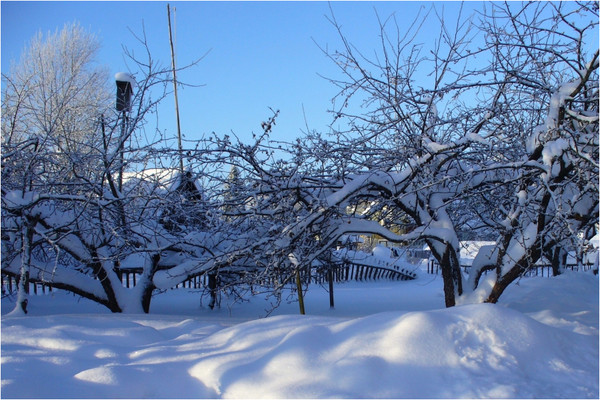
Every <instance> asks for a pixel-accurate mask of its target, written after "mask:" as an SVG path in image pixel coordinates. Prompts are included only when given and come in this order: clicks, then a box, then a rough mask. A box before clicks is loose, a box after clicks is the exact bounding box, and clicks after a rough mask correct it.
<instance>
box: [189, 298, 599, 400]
mask: <svg viewBox="0 0 600 400" xmlns="http://www.w3.org/2000/svg"><path fill="white" fill-rule="evenodd" d="M596 341H597V338H593V337H587V336H580V335H577V334H574V333H571V332H567V331H563V330H559V329H555V328H549V327H547V326H545V325H543V324H541V323H538V322H536V321H534V320H532V319H531V318H529V317H526V316H524V315H523V314H521V313H519V312H516V311H513V310H510V309H507V308H504V307H501V306H497V305H490V304H480V305H469V306H463V307H457V308H454V309H449V310H438V311H428V312H411V313H395V312H388V313H382V314H376V315H373V316H369V317H365V318H360V319H355V320H351V321H344V322H339V321H335V320H332V319H325V318H320V317H309V318H302V317H297V316H281V317H274V318H269V319H267V320H260V321H253V322H249V323H245V324H240V325H238V326H235V327H232V328H229V329H225V330H222V331H220V332H218V333H216V334H215V335H212V336H211V337H209V338H207V339H206V342H205V343H206V346H203V347H205V349H214V351H211V352H209V354H207V355H206V356H205V357H203V359H202V360H200V361H199V362H197V363H195V364H194V366H193V367H192V368H190V370H189V373H190V374H191V375H192V376H193V377H195V378H196V379H198V380H199V381H201V382H202V383H203V384H204V385H206V386H207V387H208V388H210V389H212V390H214V392H215V394H216V395H218V396H220V397H226V398H239V397H244V398H246V397H251V398H265V397H277V398H291V397H301V398H322V397H343V398H349V397H350V398H362V397H376V398H382V397H384V398H416V397H426V398H439V397H445V398H449V397H450V398H458V397H472V398H481V397H494V398H514V397H555V396H556V394H557V393H562V394H564V395H565V396H566V397H595V396H597V395H598V380H597V376H596V374H597V371H598V367H597V366H598V350H597V343H595V342H596ZM581 354H586V355H587V356H585V357H581Z"/></svg>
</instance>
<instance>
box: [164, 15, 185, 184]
mask: <svg viewBox="0 0 600 400" xmlns="http://www.w3.org/2000/svg"><path fill="white" fill-rule="evenodd" d="M167 17H168V18H169V42H170V43H171V65H172V67H173V92H174V95H175V116H176V118H177V143H178V145H179V169H180V170H181V174H182V175H183V172H184V171H183V146H182V144H181V126H180V123H179V101H178V99H177V75H176V67H175V48H174V47H173V34H172V33H171V7H170V6H169V4H167Z"/></svg>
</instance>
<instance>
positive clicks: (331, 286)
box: [328, 268, 335, 308]
mask: <svg viewBox="0 0 600 400" xmlns="http://www.w3.org/2000/svg"><path fill="white" fill-rule="evenodd" d="M328 274H329V308H334V305H335V304H334V301H333V269H332V268H329V271H328Z"/></svg>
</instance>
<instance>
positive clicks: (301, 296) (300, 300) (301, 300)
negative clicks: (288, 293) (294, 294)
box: [296, 268, 306, 315]
mask: <svg viewBox="0 0 600 400" xmlns="http://www.w3.org/2000/svg"><path fill="white" fill-rule="evenodd" d="M296 288H297V289H298V303H299V305H300V314H302V315H305V314H306V311H305V309H304V293H302V281H301V280H300V270H299V269H298V268H296Z"/></svg>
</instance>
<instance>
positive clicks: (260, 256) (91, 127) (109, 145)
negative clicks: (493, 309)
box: [2, 2, 600, 312]
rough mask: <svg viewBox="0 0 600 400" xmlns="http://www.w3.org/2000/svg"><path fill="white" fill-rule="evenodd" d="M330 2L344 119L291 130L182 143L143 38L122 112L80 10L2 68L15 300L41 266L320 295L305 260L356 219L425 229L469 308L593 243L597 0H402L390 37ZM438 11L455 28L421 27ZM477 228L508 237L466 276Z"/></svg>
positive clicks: (383, 228) (80, 280)
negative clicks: (442, 0)
mask: <svg viewBox="0 0 600 400" xmlns="http://www.w3.org/2000/svg"><path fill="white" fill-rule="evenodd" d="M330 22H331V24H332V26H333V28H334V29H336V30H337V31H338V33H339V39H340V47H339V49H338V50H335V51H333V52H330V51H328V50H325V49H324V50H323V53H324V56H326V57H329V58H330V59H331V61H332V62H333V63H335V64H336V65H337V66H338V67H339V72H340V73H339V75H338V76H337V77H335V78H329V81H330V83H331V84H333V85H335V86H336V87H338V88H339V93H338V95H337V96H336V97H335V99H333V108H332V110H330V111H331V113H332V120H333V123H332V129H331V132H327V133H321V132H307V133H306V134H305V135H304V136H303V137H302V138H300V139H298V140H296V141H294V142H292V143H285V142H282V141H276V140H274V139H273V138H272V137H273V136H275V135H274V133H273V131H274V130H276V129H277V125H276V122H277V116H278V111H274V112H273V113H272V115H269V116H268V118H267V119H266V120H265V121H264V122H263V123H262V128H263V131H262V132H260V134H258V135H256V139H255V140H254V141H253V142H252V143H242V142H240V141H239V140H237V139H232V138H231V137H229V136H227V135H219V134H214V135H212V136H211V137H209V138H206V139H202V140H198V141H194V142H191V141H188V142H186V143H184V146H183V148H182V149H181V150H179V149H177V150H174V148H173V146H172V143H174V140H173V138H169V137H165V136H164V135H163V134H161V130H160V129H158V127H152V126H151V125H150V124H151V120H152V119H151V118H150V116H151V115H153V113H154V112H155V110H156V105H157V104H158V103H159V102H160V100H161V99H162V98H164V97H165V96H167V95H169V93H168V91H167V88H168V85H167V84H168V83H169V82H170V79H171V71H170V69H168V68H162V67H161V66H160V65H159V64H158V63H156V61H155V60H154V59H153V58H152V57H151V52H150V51H148V52H147V54H148V58H147V59H146V60H139V59H135V58H134V57H133V55H130V58H131V59H132V61H134V63H133V65H136V66H137V70H134V71H130V72H131V73H132V74H133V75H134V76H135V77H136V80H137V85H138V86H137V88H136V90H135V91H134V97H133V99H132V107H131V110H130V112H127V113H119V112H116V111H114V100H113V98H112V90H111V89H110V88H111V86H110V85H108V83H107V82H108V77H107V74H106V72H105V71H103V70H101V69H97V68H94V67H93V65H95V64H93V62H92V61H93V60H94V57H95V54H96V51H97V48H98V47H97V40H96V39H95V38H94V37H93V36H91V35H89V34H88V33H86V32H85V31H84V30H82V29H81V28H80V27H78V26H77V25H73V26H69V27H66V28H65V29H64V30H63V31H62V32H60V33H57V34H55V35H53V36H49V37H47V38H43V37H41V36H40V37H36V38H34V40H33V41H32V42H31V45H30V47H29V49H28V52H26V53H24V55H23V58H22V59H21V61H20V63H19V64H16V65H15V66H14V67H13V69H12V70H11V72H10V73H8V74H3V76H2V79H3V92H2V272H3V273H6V274H10V275H13V276H17V277H19V285H20V290H19V299H18V306H17V307H20V308H21V309H22V310H25V309H26V295H27V294H26V291H27V290H26V288H27V286H28V282H42V283H45V284H47V285H51V286H53V287H56V288H61V289H65V290H69V291H71V292H73V293H76V294H78V295H80V296H83V297H86V298H88V299H91V300H93V301H96V302H98V303H100V304H103V305H105V306H106V307H107V308H109V309H110V310H111V311H113V312H141V311H144V312H148V311H149V309H150V302H151V299H152V296H153V294H156V293H159V292H160V291H162V290H167V289H169V288H171V287H174V286H175V285H177V284H179V283H181V282H183V281H186V280H188V279H190V277H194V276H198V275H202V274H206V275H207V276H209V277H210V279H212V282H213V283H214V282H215V279H216V278H217V277H218V279H219V280H220V284H221V285H222V286H223V287H227V288H228V289H229V290H231V291H232V292H234V293H237V294H238V295H240V296H246V295H251V293H247V292H243V291H244V290H251V288H255V287H256V284H257V283H259V282H267V281H268V282H271V285H270V290H272V292H273V293H274V294H278V293H279V290H280V289H281V288H282V287H283V286H284V285H288V284H290V283H292V284H293V283H295V282H298V285H299V294H300V293H302V290H303V289H302V287H301V283H300V280H299V279H298V278H299V276H300V275H301V273H302V272H303V271H306V270H308V269H310V268H311V266H312V265H313V264H314V263H315V262H316V261H321V262H322V263H323V264H326V263H327V260H328V259H329V257H330V255H331V254H330V252H331V250H332V249H333V248H334V246H335V244H336V242H337V241H338V240H339V239H340V238H341V237H342V236H343V235H346V234H348V233H359V234H368V233H372V234H378V235H380V236H382V237H385V238H387V239H388V240H391V241H397V242H411V241H420V242H423V241H424V242H426V243H427V244H428V245H429V247H430V249H431V250H432V255H433V256H434V257H435V259H436V260H437V262H438V263H439V264H440V266H441V271H442V276H443V281H444V295H445V302H446V306H448V307H451V306H454V305H455V304H457V303H460V302H464V301H479V302H496V301H497V300H498V299H499V297H500V296H501V295H502V293H503V291H504V290H505V289H506V287H507V286H508V285H510V284H511V283H512V282H514V281H515V280H516V279H518V278H519V277H520V276H522V275H523V274H524V273H526V272H527V271H528V270H529V269H531V268H532V267H533V266H534V265H535V263H536V262H537V261H538V260H540V259H541V258H542V257H545V258H546V259H549V260H552V263H553V266H554V267H555V271H556V273H560V271H561V268H562V266H563V264H564V260H565V254H566V252H567V251H568V250H569V249H574V248H581V247H585V246H587V244H588V239H590V238H591V237H592V236H593V235H595V234H596V230H597V227H598V217H599V213H598V179H599V176H598V159H599V154H598V147H599V139H598V137H599V132H598V122H599V121H598V98H599V93H598V68H599V61H600V60H599V52H598V3H597V2H589V3H579V2H577V3H575V2H564V3H550V2H536V3H527V4H520V3H519V4H517V3H507V4H500V3H490V4H486V5H485V10H484V11H483V12H482V13H480V14H477V15H469V16H463V15H461V16H459V17H458V19H457V20H455V21H452V22H451V23H450V22H449V21H447V20H445V19H444V17H443V15H440V14H439V13H438V12H437V10H436V9H435V8H432V9H431V10H430V12H429V13H428V14H427V15H424V16H419V17H417V18H416V19H415V21H414V23H413V24H412V25H410V26H408V27H402V28H401V27H399V25H398V23H397V21H396V20H395V19H394V18H393V16H392V17H390V18H388V19H385V20H380V24H379V25H380V31H379V32H377V33H378V34H379V38H380V47H379V48H378V49H358V48H356V47H355V46H353V45H352V43H351V42H350V40H349V39H347V37H346V36H345V35H344V32H343V29H342V27H341V24H340V23H338V21H337V20H336V19H335V16H334V15H333V13H332V14H331V17H330ZM433 25H435V26H439V36H438V38H437V40H435V41H434V42H433V43H422V42H420V41H419V40H417V38H418V35H419V32H420V30H421V29H424V28H423V27H424V26H433ZM140 41H141V43H142V44H143V45H144V46H146V48H148V46H147V44H146V43H145V39H144V37H143V36H142V37H141V38H140ZM373 50H375V51H373ZM188 67H190V66H187V67H186V68H188ZM257 118H258V117H257ZM258 120H260V119H258ZM181 165H184V166H185V167H184V168H183V169H182V168H181V167H180V166H181ZM381 221H386V223H384V224H381V223H380V222H381ZM396 224H403V225H405V226H406V227H409V228H407V229H405V230H404V231H403V233H398V231H397V230H394V229H392V228H391V227H392V226H394V225H396ZM466 234H469V235H471V236H472V237H479V238H487V239H491V240H494V241H495V242H496V246H495V247H494V248H493V249H492V250H491V251H490V250H489V249H488V250H487V253H486V254H484V255H482V256H484V257H478V258H477V259H478V260H479V261H478V262H477V263H476V264H475V265H473V267H472V268H471V271H470V273H469V274H468V275H466V274H464V273H463V272H461V265H460V257H459V240H460V239H461V238H462V237H463V236H464V235H466ZM127 269H134V270H136V271H138V273H139V278H138V279H137V281H136V285H135V287H133V288H126V287H124V286H123V284H122V281H121V275H120V273H121V272H122V271H124V270H127ZM485 271H488V273H487V274H485V275H484V274H483V272H485Z"/></svg>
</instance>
